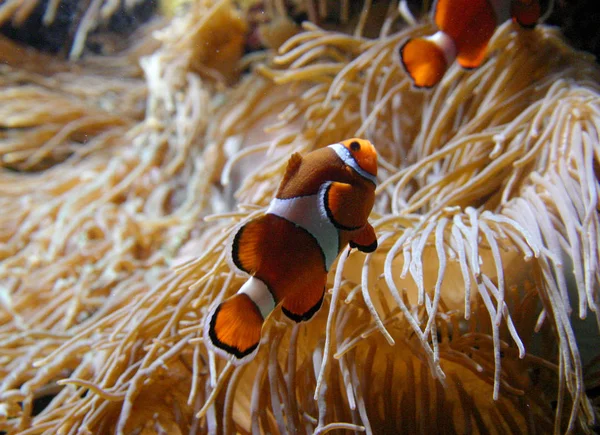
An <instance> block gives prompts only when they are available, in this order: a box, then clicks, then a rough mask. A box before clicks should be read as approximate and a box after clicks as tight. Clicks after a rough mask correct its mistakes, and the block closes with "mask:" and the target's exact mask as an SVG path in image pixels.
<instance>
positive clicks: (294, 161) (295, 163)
mask: <svg viewBox="0 0 600 435" xmlns="http://www.w3.org/2000/svg"><path fill="white" fill-rule="evenodd" d="M301 163H302V156H301V155H300V154H298V153H294V154H292V156H291V157H290V159H289V160H288V164H287V167H286V168H285V174H284V175H283V179H282V180H281V184H280V185H279V188H280V189H281V188H282V187H284V186H285V185H286V184H287V183H288V182H289V181H290V179H291V178H292V177H293V176H294V174H295V173H296V172H297V171H298V168H299V167H300V164H301Z"/></svg>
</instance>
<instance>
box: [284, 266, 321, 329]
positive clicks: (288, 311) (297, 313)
mask: <svg viewBox="0 0 600 435" xmlns="http://www.w3.org/2000/svg"><path fill="white" fill-rule="evenodd" d="M326 281H327V275H326V274H324V275H323V277H322V279H315V280H313V281H312V282H309V283H306V284H305V285H304V286H303V289H302V291H298V292H296V293H294V294H290V295H287V296H286V297H285V298H284V299H283V304H282V307H281V309H282V311H283V313H284V314H285V315H286V316H287V317H289V318H290V319H292V320H293V321H294V322H305V321H307V320H310V319H311V318H312V317H313V316H314V315H315V314H316V313H317V312H318V311H319V309H320V308H321V305H323V297H324V295H325V283H326Z"/></svg>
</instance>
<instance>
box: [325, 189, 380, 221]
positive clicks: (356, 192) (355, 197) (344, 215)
mask: <svg viewBox="0 0 600 435" xmlns="http://www.w3.org/2000/svg"><path fill="white" fill-rule="evenodd" d="M373 201H374V195H373V192H370V191H366V190H365V189H359V188H358V187H356V186H352V185H350V184H347V183H339V182H332V183H331V184H329V185H328V186H327V187H326V189H325V193H324V198H323V204H324V207H325V212H326V213H327V217H328V218H329V220H330V221H331V223H333V224H334V225H335V226H336V227H337V228H339V229H341V230H346V231H354V230H358V229H360V228H361V227H362V226H363V225H365V223H366V222H367V218H368V217H369V213H370V212H371V208H372V207H373Z"/></svg>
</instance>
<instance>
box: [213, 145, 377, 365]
mask: <svg viewBox="0 0 600 435" xmlns="http://www.w3.org/2000/svg"><path fill="white" fill-rule="evenodd" d="M376 175H377V152H376V151H375V148H374V147H373V145H372V144H371V143H370V142H369V141H367V140H364V139H348V140H346V141H343V142H341V143H337V144H333V145H329V146H328V147H325V148H321V149H318V150H316V151H313V152H311V153H309V154H307V155H305V156H304V157H302V156H300V155H299V154H297V153H296V154H293V155H292V156H291V158H290V160H289V161H288V165H287V168H286V172H285V175H284V177H283V179H282V181H281V184H280V185H279V189H278V191H277V194H276V196H275V198H274V199H273V200H272V201H271V204H270V206H269V208H268V209H267V212H266V213H265V214H264V215H262V216H260V217H258V218H256V219H253V220H251V221H250V222H248V223H246V224H245V225H243V226H242V227H241V228H240V229H239V230H238V231H237V232H236V233H235V235H234V237H233V241H232V244H231V259H232V261H233V264H234V265H235V267H236V268H238V269H239V270H241V271H242V272H244V273H246V274H248V275H250V278H249V279H248V281H246V283H244V285H243V286H242V287H241V288H240V289H239V291H238V292H237V293H236V294H235V295H233V296H232V297H230V298H229V299H227V300H225V301H224V302H222V303H221V304H219V305H218V306H216V307H215V308H213V309H212V310H211V311H210V312H209V315H208V317H207V320H206V324H205V330H204V335H205V339H206V342H207V343H209V345H210V346H211V347H212V348H213V349H214V350H215V351H216V352H217V353H219V354H221V355H224V356H227V357H233V358H232V360H233V362H234V363H235V364H241V363H244V362H246V361H248V360H250V359H251V358H253V357H254V355H255V353H256V351H257V348H258V344H259V341H260V337H261V329H262V325H263V322H264V321H265V319H266V318H267V316H268V315H269V314H270V313H271V311H273V310H274V309H275V307H276V306H277V305H279V304H281V306H282V310H283V312H284V314H285V315H286V316H287V317H289V318H290V319H292V320H294V321H296V322H302V321H307V320H309V319H311V318H312V317H313V316H314V315H315V313H316V312H317V311H318V310H319V308H320V307H321V305H322V303H323V296H324V293H325V286H326V283H327V273H328V271H329V269H330V267H331V266H332V264H333V263H334V262H335V260H336V258H337V256H338V255H339V253H340V252H341V251H342V250H343V249H344V248H345V247H346V245H348V244H350V247H351V248H358V249H359V250H361V251H363V252H372V251H374V250H375V249H376V248H377V238H376V235H375V231H374V230H373V227H372V226H371V225H370V224H369V223H368V221H367V218H368V216H369V214H370V213H371V209H372V207H373V203H374V201H375V186H376Z"/></svg>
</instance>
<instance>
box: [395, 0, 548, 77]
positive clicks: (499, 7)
mask: <svg viewBox="0 0 600 435" xmlns="http://www.w3.org/2000/svg"><path fill="white" fill-rule="evenodd" d="M540 12H541V10H540V3H539V0H438V1H437V2H436V3H435V5H434V7H433V19H434V21H435V24H436V25H437V27H438V29H439V31H438V32H437V33H435V34H434V35H431V36H427V37H424V38H412V39H409V40H408V41H407V42H406V43H405V44H404V45H403V46H402V48H401V49H400V60H401V61H402V62H401V63H402V65H403V66H404V69H405V70H406V72H407V73H408V75H409V76H410V78H411V79H412V81H413V83H414V85H415V86H416V87H419V88H421V87H425V88H429V87H432V86H435V85H436V84H437V83H439V81H440V80H441V79H442V77H443V76H444V73H445V72H446V70H447V69H448V67H449V66H450V64H452V62H454V60H455V59H457V60H458V63H459V64H460V66H462V67H463V68H476V67H478V66H479V65H481V62H483V58H484V55H485V50H486V48H487V45H488V42H489V40H490V39H491V37H492V35H493V34H494V31H495V30H496V27H497V26H498V25H499V24H501V23H503V22H504V21H506V20H507V19H508V18H510V17H512V19H513V20H514V21H516V22H518V23H519V24H521V25H522V26H523V27H534V26H535V24H536V23H537V21H538V20H539V18H540Z"/></svg>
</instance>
